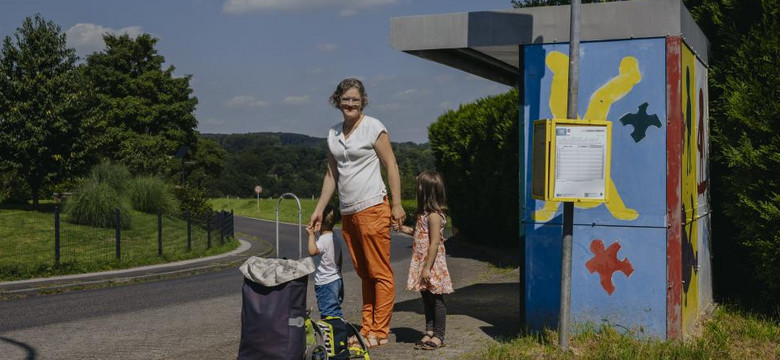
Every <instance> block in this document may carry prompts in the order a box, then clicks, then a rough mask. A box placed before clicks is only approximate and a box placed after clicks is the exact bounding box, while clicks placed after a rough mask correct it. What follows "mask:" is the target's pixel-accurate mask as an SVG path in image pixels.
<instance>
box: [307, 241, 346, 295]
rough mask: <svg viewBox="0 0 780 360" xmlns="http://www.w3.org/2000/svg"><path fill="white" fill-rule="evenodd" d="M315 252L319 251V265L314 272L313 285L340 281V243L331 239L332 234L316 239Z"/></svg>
mask: <svg viewBox="0 0 780 360" xmlns="http://www.w3.org/2000/svg"><path fill="white" fill-rule="evenodd" d="M317 250H319V251H320V254H319V255H318V256H319V258H320V264H319V265H318V266H317V271H315V272H314V285H325V284H328V283H331V282H333V281H336V280H338V279H340V278H341V271H340V270H339V261H340V260H341V243H339V242H338V241H335V240H334V239H333V233H332V232H329V233H326V234H322V235H320V237H319V238H317Z"/></svg>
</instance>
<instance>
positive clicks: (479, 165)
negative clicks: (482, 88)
mask: <svg viewBox="0 0 780 360" xmlns="http://www.w3.org/2000/svg"><path fill="white" fill-rule="evenodd" d="M518 106H519V105H518V92H517V90H511V91H509V92H507V93H506V94H502V95H498V96H493V97H488V98H485V99H480V100H478V101H477V102H475V103H472V104H467V105H461V106H460V108H459V109H458V110H457V111H449V112H447V113H445V114H444V115H442V116H440V117H439V118H438V119H437V120H436V122H434V123H433V124H431V126H430V127H429V128H428V139H429V140H430V143H431V149H432V150H433V154H434V157H435V159H436V169H438V170H439V172H440V173H441V174H442V176H443V177H444V185H445V189H446V191H447V200H448V201H447V202H448V203H447V205H448V206H449V215H450V217H451V218H452V225H453V226H455V227H457V228H458V230H459V231H460V232H461V233H463V235H465V238H466V240H467V241H472V242H480V243H483V244H492V245H510V244H511V245H512V246H515V245H517V242H518V241H519V232H518V230H519V227H520V226H519V221H520V214H519V208H520V207H519V206H518V199H519V196H518V195H519V194H518V183H519V178H518V176H519V171H520V170H519V166H520V165H519V161H518V149H519V145H518V139H519V130H518V127H517V124H518V118H519V114H518Z"/></svg>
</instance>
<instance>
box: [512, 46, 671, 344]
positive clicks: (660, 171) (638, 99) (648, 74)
mask: <svg viewBox="0 0 780 360" xmlns="http://www.w3.org/2000/svg"><path fill="white" fill-rule="evenodd" d="M523 51H524V52H523V54H524V55H523V63H524V71H525V72H524V90H525V91H524V97H525V99H524V112H523V113H524V118H525V119H526V121H525V124H526V128H525V134H524V135H525V140H526V141H525V144H526V146H527V147H528V146H530V145H529V144H532V141H531V139H530V136H531V132H530V125H531V124H532V123H533V120H536V119H545V118H565V117H566V103H567V99H566V96H567V91H566V90H567V89H566V88H567V86H568V62H569V60H568V55H567V54H568V46H567V44H543V45H542V44H540V45H529V46H525V47H524V50H523ZM580 52H581V53H580V78H579V101H578V109H577V110H578V112H577V113H578V114H579V115H578V118H579V119H588V120H590V119H593V120H605V119H606V120H608V121H612V122H613V123H614V125H613V134H612V164H611V166H612V176H611V179H607V183H608V185H607V186H608V191H609V199H610V200H609V203H607V204H604V205H602V204H588V205H584V206H577V208H575V214H574V223H575V228H574V248H573V254H572V320H573V321H574V322H575V323H585V322H587V323H595V324H597V325H598V324H601V323H604V322H607V323H610V324H615V325H619V326H622V327H624V328H628V329H631V328H635V327H637V326H638V325H639V324H641V327H642V330H643V331H644V334H646V335H650V336H656V337H664V336H665V327H666V322H665V319H666V316H665V314H666V302H665V301H666V300H665V296H666V294H665V289H666V286H665V283H666V278H665V269H666V265H665V258H666V240H665V239H666V236H665V234H666V218H665V215H666V207H665V191H666V190H665V178H666V161H665V154H666V138H665V137H666V130H665V124H666V98H665V94H666V84H665V40H664V39H662V38H659V39H638V40H625V41H604V42H587V43H582V44H581V47H580ZM525 153H526V154H527V159H526V163H525V166H526V167H525V174H526V183H527V184H530V168H529V167H528V165H529V164H530V161H531V159H530V156H531V149H530V148H527V150H526V152H525ZM525 199H526V201H525V204H524V205H525V209H526V211H524V213H525V214H526V219H525V224H526V225H525V235H526V309H527V313H526V318H527V321H528V325H529V326H530V327H531V328H542V327H544V326H548V327H554V326H555V325H556V322H557V315H558V306H559V297H560V240H561V225H560V224H561V222H562V220H561V208H562V207H561V206H560V203H558V202H543V201H538V200H534V199H532V198H531V196H530V186H526V196H525Z"/></svg>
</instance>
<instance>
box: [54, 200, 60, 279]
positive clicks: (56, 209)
mask: <svg viewBox="0 0 780 360" xmlns="http://www.w3.org/2000/svg"><path fill="white" fill-rule="evenodd" d="M54 264H56V265H59V264H60V207H59V206H55V207H54Z"/></svg>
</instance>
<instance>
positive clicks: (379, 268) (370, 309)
mask: <svg viewBox="0 0 780 360" xmlns="http://www.w3.org/2000/svg"><path fill="white" fill-rule="evenodd" d="M391 218H392V215H391V212H390V202H389V201H388V199H387V198H385V201H384V202H383V203H381V204H377V205H374V206H372V207H370V208H367V209H364V210H361V211H359V212H357V213H355V214H350V215H344V216H343V217H342V225H341V228H342V236H343V237H344V242H346V243H347V247H348V248H349V254H350V255H351V256H352V265H354V266H355V272H357V274H358V276H360V280H361V281H362V285H363V286H362V287H363V319H362V323H361V325H362V327H361V329H360V332H361V333H362V334H363V336H374V337H376V338H379V339H385V338H387V334H388V332H390V318H391V317H392V315H393V302H394V301H395V278H394V276H393V269H392V268H391V267H390V219H391Z"/></svg>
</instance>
